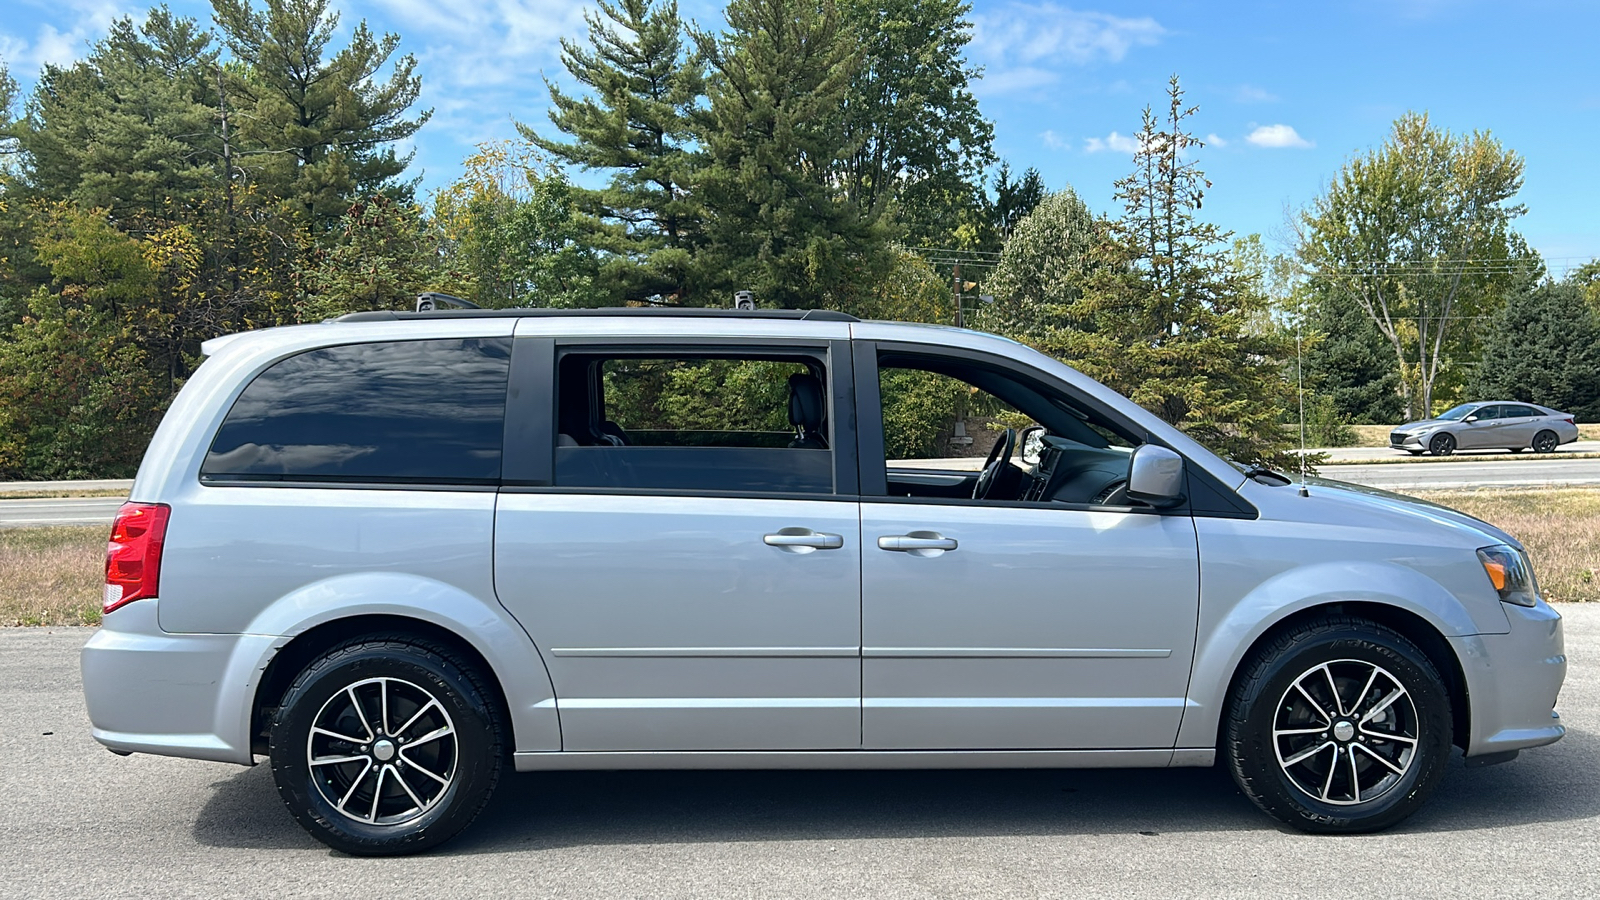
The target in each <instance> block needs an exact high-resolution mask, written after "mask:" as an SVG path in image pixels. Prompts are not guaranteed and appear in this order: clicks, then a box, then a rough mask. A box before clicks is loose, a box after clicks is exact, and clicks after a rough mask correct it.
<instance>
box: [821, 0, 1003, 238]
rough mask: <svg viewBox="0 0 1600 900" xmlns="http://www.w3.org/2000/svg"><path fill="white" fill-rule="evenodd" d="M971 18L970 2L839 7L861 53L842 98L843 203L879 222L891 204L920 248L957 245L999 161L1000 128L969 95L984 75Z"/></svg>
mask: <svg viewBox="0 0 1600 900" xmlns="http://www.w3.org/2000/svg"><path fill="white" fill-rule="evenodd" d="M971 10H972V7H971V5H970V4H969V3H966V2H964V0H839V12H840V15H841V16H842V18H843V21H844V24H845V26H846V27H848V28H849V29H850V31H851V32H852V33H853V34H854V35H855V39H856V40H857V41H859V42H860V45H861V64H860V69H859V70H858V71H857V73H856V74H855V76H854V77H853V78H852V79H851V80H850V89H849V90H848V91H847V92H846V95H845V98H844V117H843V137H844V145H845V146H846V147H848V148H849V149H848V152H847V153H846V155H845V156H844V159H843V160H842V167H841V175H842V178H843V179H844V183H845V191H846V195H847V197H848V198H849V199H850V200H851V201H852V202H853V203H854V204H855V205H856V206H858V207H860V208H861V209H863V210H868V211H871V212H872V213H873V214H878V213H881V212H884V211H886V206H887V204H889V203H891V202H892V203H893V204H894V206H895V215H896V218H897V220H898V224H899V225H900V226H901V227H902V228H904V229H905V231H906V236H907V239H908V240H909V241H910V242H911V243H912V244H915V245H920V246H929V245H932V246H947V245H949V244H951V243H954V242H956V240H957V239H956V237H955V231H956V230H957V229H958V227H959V224H960V223H961V221H962V219H963V218H976V215H975V214H976V213H977V212H978V210H979V209H980V207H981V206H982V203H983V200H984V199H985V198H984V191H983V179H984V174H983V173H984V170H985V169H986V168H987V167H988V166H989V165H990V164H991V163H993V162H994V159H995V156H994V150H993V148H992V145H993V143H994V126H993V125H992V124H991V123H990V122H989V121H988V120H986V119H985V118H984V117H983V114H982V113H981V112H980V111H979V109H978V100H977V98H976V97H975V96H973V94H972V90H971V87H970V85H971V82H973V81H976V80H977V79H978V78H979V77H981V70H979V69H978V68H976V67H974V66H972V65H970V64H969V63H968V62H967V60H966V55H965V52H964V50H965V48H966V45H967V44H968V43H969V42H970V41H971V40H972V23H971V22H970V21H968V20H967V18H966V17H967V14H968V13H970V12H971Z"/></svg>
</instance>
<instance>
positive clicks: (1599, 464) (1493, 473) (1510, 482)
mask: <svg viewBox="0 0 1600 900" xmlns="http://www.w3.org/2000/svg"><path fill="white" fill-rule="evenodd" d="M1322 476H1323V477H1324V478H1331V479H1334V480H1336V481H1349V482H1354V483H1355V484H1365V485H1370V486H1372V487H1378V488H1384V489H1386V490H1400V491H1404V490H1446V489H1451V488H1484V487H1532V486H1537V485H1558V486H1559V485H1600V459H1549V458H1532V457H1530V458H1528V459H1512V460H1498V461H1494V462H1488V461H1485V462H1435V463H1391V464H1386V465H1385V464H1379V465H1359V464H1357V465H1341V466H1325V467H1323V469H1322Z"/></svg>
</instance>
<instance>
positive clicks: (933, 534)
mask: <svg viewBox="0 0 1600 900" xmlns="http://www.w3.org/2000/svg"><path fill="white" fill-rule="evenodd" d="M956 546H957V544H956V539H955V538H947V537H945V536H944V535H942V534H940V533H938V532H937V531H913V532H910V533H909V534H886V535H884V536H883V537H881V538H878V549H879V550H893V551H895V552H897V553H915V554H916V555H918V556H937V555H939V554H940V553H942V552H944V551H946V550H954V549H956Z"/></svg>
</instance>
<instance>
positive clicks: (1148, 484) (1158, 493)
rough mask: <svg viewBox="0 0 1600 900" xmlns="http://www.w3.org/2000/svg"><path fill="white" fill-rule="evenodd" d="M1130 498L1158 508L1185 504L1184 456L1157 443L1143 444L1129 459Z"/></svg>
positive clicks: (1135, 449)
mask: <svg viewBox="0 0 1600 900" xmlns="http://www.w3.org/2000/svg"><path fill="white" fill-rule="evenodd" d="M1128 497H1129V499H1132V500H1138V501H1139V502H1141V503H1148V504H1150V505H1151V506H1154V507H1156V508H1158V509H1160V508H1164V507H1168V506H1177V505H1178V504H1179V503H1182V502H1183V499H1184V497H1183V457H1181V456H1179V455H1178V454H1176V453H1174V452H1172V451H1171V450H1168V449H1167V448H1165V447H1161V446H1157V445H1155V444H1141V445H1140V446H1138V447H1136V448H1134V451H1133V456H1132V457H1130V458H1129V459H1128Z"/></svg>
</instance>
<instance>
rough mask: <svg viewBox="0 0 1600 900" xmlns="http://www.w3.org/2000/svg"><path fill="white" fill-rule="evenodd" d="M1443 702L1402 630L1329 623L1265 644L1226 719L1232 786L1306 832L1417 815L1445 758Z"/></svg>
mask: <svg viewBox="0 0 1600 900" xmlns="http://www.w3.org/2000/svg"><path fill="white" fill-rule="evenodd" d="M1450 729H1451V713H1450V697H1449V694H1448V692H1447V691H1446V690H1445V687H1444V684H1443V682H1442V680H1441V679H1440V678H1439V674H1438V672H1437V671H1436V670H1435V669H1434V667H1433V664H1432V663H1431V662H1429V660H1428V658H1427V657H1426V656H1425V655H1424V654H1423V653H1422V651H1420V650H1418V649H1417V647H1416V645H1414V644H1412V643H1411V642H1410V641H1408V640H1406V639H1405V638H1404V637H1402V636H1401V635H1400V634H1398V633H1396V632H1394V631H1391V630H1390V629H1388V628H1384V627H1383V626H1381V625H1377V624H1375V623H1372V622H1367V621H1364V620H1360V619H1351V618H1346V617H1330V618H1327V619H1324V620H1321V621H1318V622H1314V623H1312V624H1309V625H1306V626H1303V627H1301V628H1298V629H1296V630H1294V631H1292V632H1290V633H1287V634H1285V635H1283V636H1282V637H1280V638H1278V639H1277V640H1275V641H1273V642H1272V643H1271V644H1270V645H1268V646H1267V647H1265V648H1263V649H1262V650H1261V651H1260V652H1259V653H1258V654H1257V655H1256V657H1255V658H1254V660H1253V661H1252V662H1251V663H1250V664H1249V665H1248V666H1247V667H1246V669H1245V670H1244V671H1243V672H1242V673H1241V675H1240V679H1239V682H1238V684H1237V685H1236V686H1235V688H1234V691H1233V693H1232V695H1231V697H1230V699H1229V705H1228V716H1227V719H1226V721H1225V723H1224V739H1225V747H1224V749H1225V752H1226V754H1227V757H1228V763H1229V766H1230V768H1231V770H1232V772H1233V777H1234V780H1235V781H1236V782H1237V783H1238V785H1239V787H1240V789H1241V790H1243V791H1244V793H1245V795H1246V796H1248V797H1249V798H1250V799H1251V801H1252V802H1254V803H1255V804H1256V806H1258V807H1260V808H1261V809H1262V810H1263V811H1264V812H1266V813H1267V814H1268V815H1270V816H1272V817H1273V818H1275V819H1278V820H1279V821H1281V822H1284V823H1287V824H1289V825H1293V826H1294V827H1296V828H1299V829H1301V830H1303V831H1310V832H1322V833H1359V832H1368V831H1378V830H1381V829H1383V828H1387V827H1389V826H1390V825H1393V824H1395V823H1396V822H1399V821H1400V820H1402V819H1404V818H1405V817H1406V816H1409V815H1411V813H1413V812H1415V811H1416V809H1417V807H1418V806H1420V805H1421V804H1422V802H1423V801H1424V800H1426V799H1427V797H1428V795H1429V794H1431V793H1432V792H1433V789H1434V787H1435V786H1436V785H1437V784H1438V782H1439V779H1440V777H1442V776H1443V774H1444V768H1445V762H1446V761H1447V760H1448V759H1449V756H1450V743H1451V741H1450V738H1451V733H1450Z"/></svg>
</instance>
